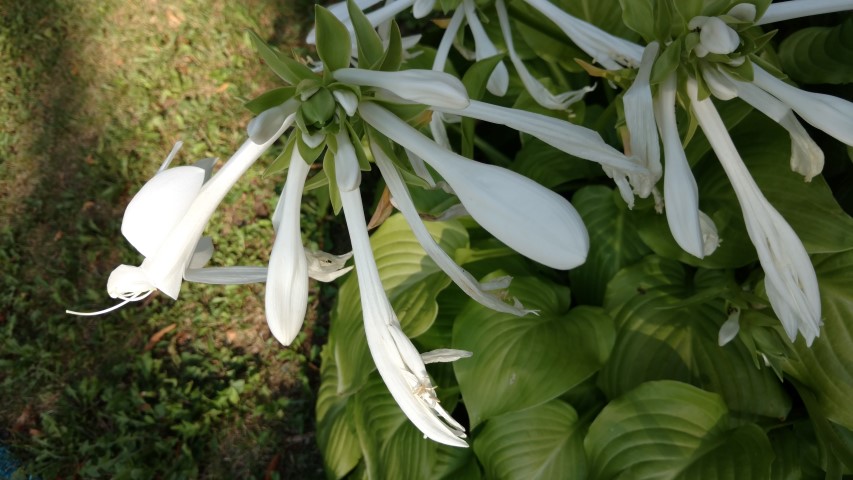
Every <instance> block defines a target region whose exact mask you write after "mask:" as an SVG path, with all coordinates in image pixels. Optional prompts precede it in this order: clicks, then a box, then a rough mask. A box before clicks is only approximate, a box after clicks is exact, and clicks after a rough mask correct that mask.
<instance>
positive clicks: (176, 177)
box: [121, 166, 204, 257]
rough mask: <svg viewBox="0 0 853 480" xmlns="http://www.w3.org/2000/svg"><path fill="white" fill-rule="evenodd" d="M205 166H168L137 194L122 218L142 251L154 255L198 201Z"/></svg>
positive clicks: (130, 237)
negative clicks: (202, 167) (196, 200)
mask: <svg viewBox="0 0 853 480" xmlns="http://www.w3.org/2000/svg"><path fill="white" fill-rule="evenodd" d="M203 183H204V170H203V169H201V168H197V167H190V166H183V167H174V168H169V169H167V170H164V171H162V172H160V173H158V174H156V175H154V177H153V178H152V179H151V180H149V181H148V182H147V183H146V184H145V185H143V186H142V188H141V189H140V190H139V192H138V193H137V194H136V195H134V197H133V199H131V201H130V203H128V205H127V209H126V210H125V211H124V218H123V219H122V221H121V233H122V235H124V237H125V238H126V239H127V241H128V242H130V244H131V245H133V247H134V248H136V250H138V251H139V253H141V254H142V255H144V256H146V257H148V256H151V255H154V253H155V252H156V251H157V249H158V248H160V246H161V245H163V242H164V241H165V240H166V238H167V237H168V235H169V232H171V231H172V229H174V228H175V226H176V225H177V224H178V223H180V221H181V219H182V218H184V215H186V214H187V212H188V211H189V209H190V206H191V205H192V204H193V201H195V199H196V196H197V195H198V192H199V191H200V190H201V186H202V184H203Z"/></svg>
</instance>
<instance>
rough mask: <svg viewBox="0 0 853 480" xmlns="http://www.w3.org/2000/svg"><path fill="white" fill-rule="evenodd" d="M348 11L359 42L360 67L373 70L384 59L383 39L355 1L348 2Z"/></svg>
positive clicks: (349, 0) (348, 0)
mask: <svg viewBox="0 0 853 480" xmlns="http://www.w3.org/2000/svg"><path fill="white" fill-rule="evenodd" d="M347 10H348V11H349V18H350V22H351V23H352V26H353V29H354V30H355V38H356V41H357V42H358V66H359V67H360V68H372V67H374V66H375V65H377V64H378V63H379V61H380V60H381V59H382V55H383V53H384V49H383V48H382V39H380V38H379V34H378V33H376V30H375V29H374V28H373V26H372V25H371V24H370V20H368V19H367V16H365V15H364V12H362V11H361V9H360V8H358V5H357V4H356V3H355V2H354V1H352V0H347Z"/></svg>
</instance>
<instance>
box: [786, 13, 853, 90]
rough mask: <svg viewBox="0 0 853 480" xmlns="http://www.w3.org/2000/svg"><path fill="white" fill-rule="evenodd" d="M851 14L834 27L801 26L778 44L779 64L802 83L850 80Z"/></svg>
mask: <svg viewBox="0 0 853 480" xmlns="http://www.w3.org/2000/svg"><path fill="white" fill-rule="evenodd" d="M851 56H853V16H848V17H847V18H846V19H845V20H844V21H843V22H842V23H841V24H839V25H837V26H835V27H810V28H804V29H802V30H799V31H797V32H795V33H794V34H793V35H791V36H789V37H788V38H786V39H785V41H783V42H782V44H781V45H779V60H780V61H781V62H782V68H783V69H784V70H785V73H787V74H788V75H790V76H791V78H792V79H794V80H796V81H798V82H803V83H835V84H838V83H851V82H853V65H850V62H849V59H850V57H851Z"/></svg>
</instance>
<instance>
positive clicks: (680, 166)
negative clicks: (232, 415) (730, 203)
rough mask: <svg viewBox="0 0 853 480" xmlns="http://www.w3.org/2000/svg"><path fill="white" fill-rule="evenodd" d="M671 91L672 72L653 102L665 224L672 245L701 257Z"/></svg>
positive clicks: (694, 197) (694, 196)
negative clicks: (660, 142) (660, 153)
mask: <svg viewBox="0 0 853 480" xmlns="http://www.w3.org/2000/svg"><path fill="white" fill-rule="evenodd" d="M675 92H676V78H675V73H671V74H669V76H668V77H667V78H666V80H664V82H662V83H661V85H660V91H659V92H658V96H657V98H655V102H654V106H655V119H656V121H657V125H658V128H659V129H660V135H661V137H662V138H663V153H664V157H665V158H666V170H664V178H663V196H664V199H665V202H666V221H667V223H668V224H669V230H670V231H671V232H672V236H673V238H675V242H676V243H678V245H679V246H680V247H681V248H683V249H684V251H685V252H687V253H689V254H691V255H693V256H694V257H697V258H703V257H704V256H705V253H704V251H705V249H704V242H703V239H702V229H701V227H700V224H699V189H698V188H697V186H696V179H695V178H693V172H692V171H691V170H690V164H688V163H687V156H686V155H685V154H684V147H682V146H681V139H680V138H679V136H678V126H677V124H676V121H675Z"/></svg>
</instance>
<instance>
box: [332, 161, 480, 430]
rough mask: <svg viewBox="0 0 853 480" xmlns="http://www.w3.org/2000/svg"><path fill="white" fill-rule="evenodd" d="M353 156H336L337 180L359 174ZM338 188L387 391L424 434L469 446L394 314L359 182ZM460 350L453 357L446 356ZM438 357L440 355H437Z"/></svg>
mask: <svg viewBox="0 0 853 480" xmlns="http://www.w3.org/2000/svg"><path fill="white" fill-rule="evenodd" d="M358 169H359V167H358V161H357V159H356V158H355V157H350V156H339V155H336V157H335V174H336V176H338V185H348V183H349V179H351V178H355V177H357V173H355V172H357V171H358ZM350 187H352V188H351V189H346V188H343V187H342V188H341V189H340V193H341V203H342V204H343V209H344V216H345V217H346V221H347V228H348V230H349V233H350V240H351V242H352V249H353V254H354V256H355V264H356V274H357V275H358V285H359V291H360V294H361V308H362V312H363V315H364V332H365V335H366V337H367V344H368V347H369V348H370V353H371V355H372V356H373V361H374V362H375V363H376V368H377V370H378V371H379V375H380V376H381V377H382V380H383V381H384V382H385V384H386V385H387V386H388V390H389V391H390V392H391V396H393V397H394V400H395V401H396V402H397V404H398V405H400V408H401V409H402V410H403V413H404V414H405V415H406V416H407V417H408V418H409V420H411V422H412V423H413V424H414V425H415V426H416V427H417V428H418V429H419V430H420V431H421V432H423V434H424V435H425V436H426V437H428V438H430V439H432V440H434V441H436V442H439V443H443V444H446V445H451V446H456V447H467V446H468V444H467V443H465V441H464V440H462V439H463V438H465V429H464V427H462V425H460V424H459V423H458V422H457V421H456V420H454V419H453V417H451V416H450V415H449V414H448V413H447V412H446V411H445V410H444V409H443V408H442V407H441V405H440V404H439V402H438V398H437V397H436V395H435V387H433V386H432V382H431V381H430V378H429V375H427V372H426V366H425V365H424V361H423V359H422V357H421V356H420V354H418V352H417V350H416V349H415V347H414V345H412V342H411V340H409V339H408V337H406V335H405V334H404V333H403V331H402V328H401V326H400V322H399V321H398V320H397V316H396V315H395V314H394V311H393V309H392V308H391V304H390V303H389V302H388V297H387V296H386V295H385V290H384V289H383V287H382V282H381V280H380V279H379V271H378V270H377V268H376V262H375V260H374V258H373V252H372V250H371V247H370V239H369V238H368V236H367V225H366V223H365V221H364V208H363V206H362V203H361V194H360V193H359V190H358V185H357V184H356V185H355V186H352V185H350ZM461 356H464V354H462V355H455V356H453V355H452V356H451V357H450V359H455V358H460V357H461ZM439 359H440V358H439Z"/></svg>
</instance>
